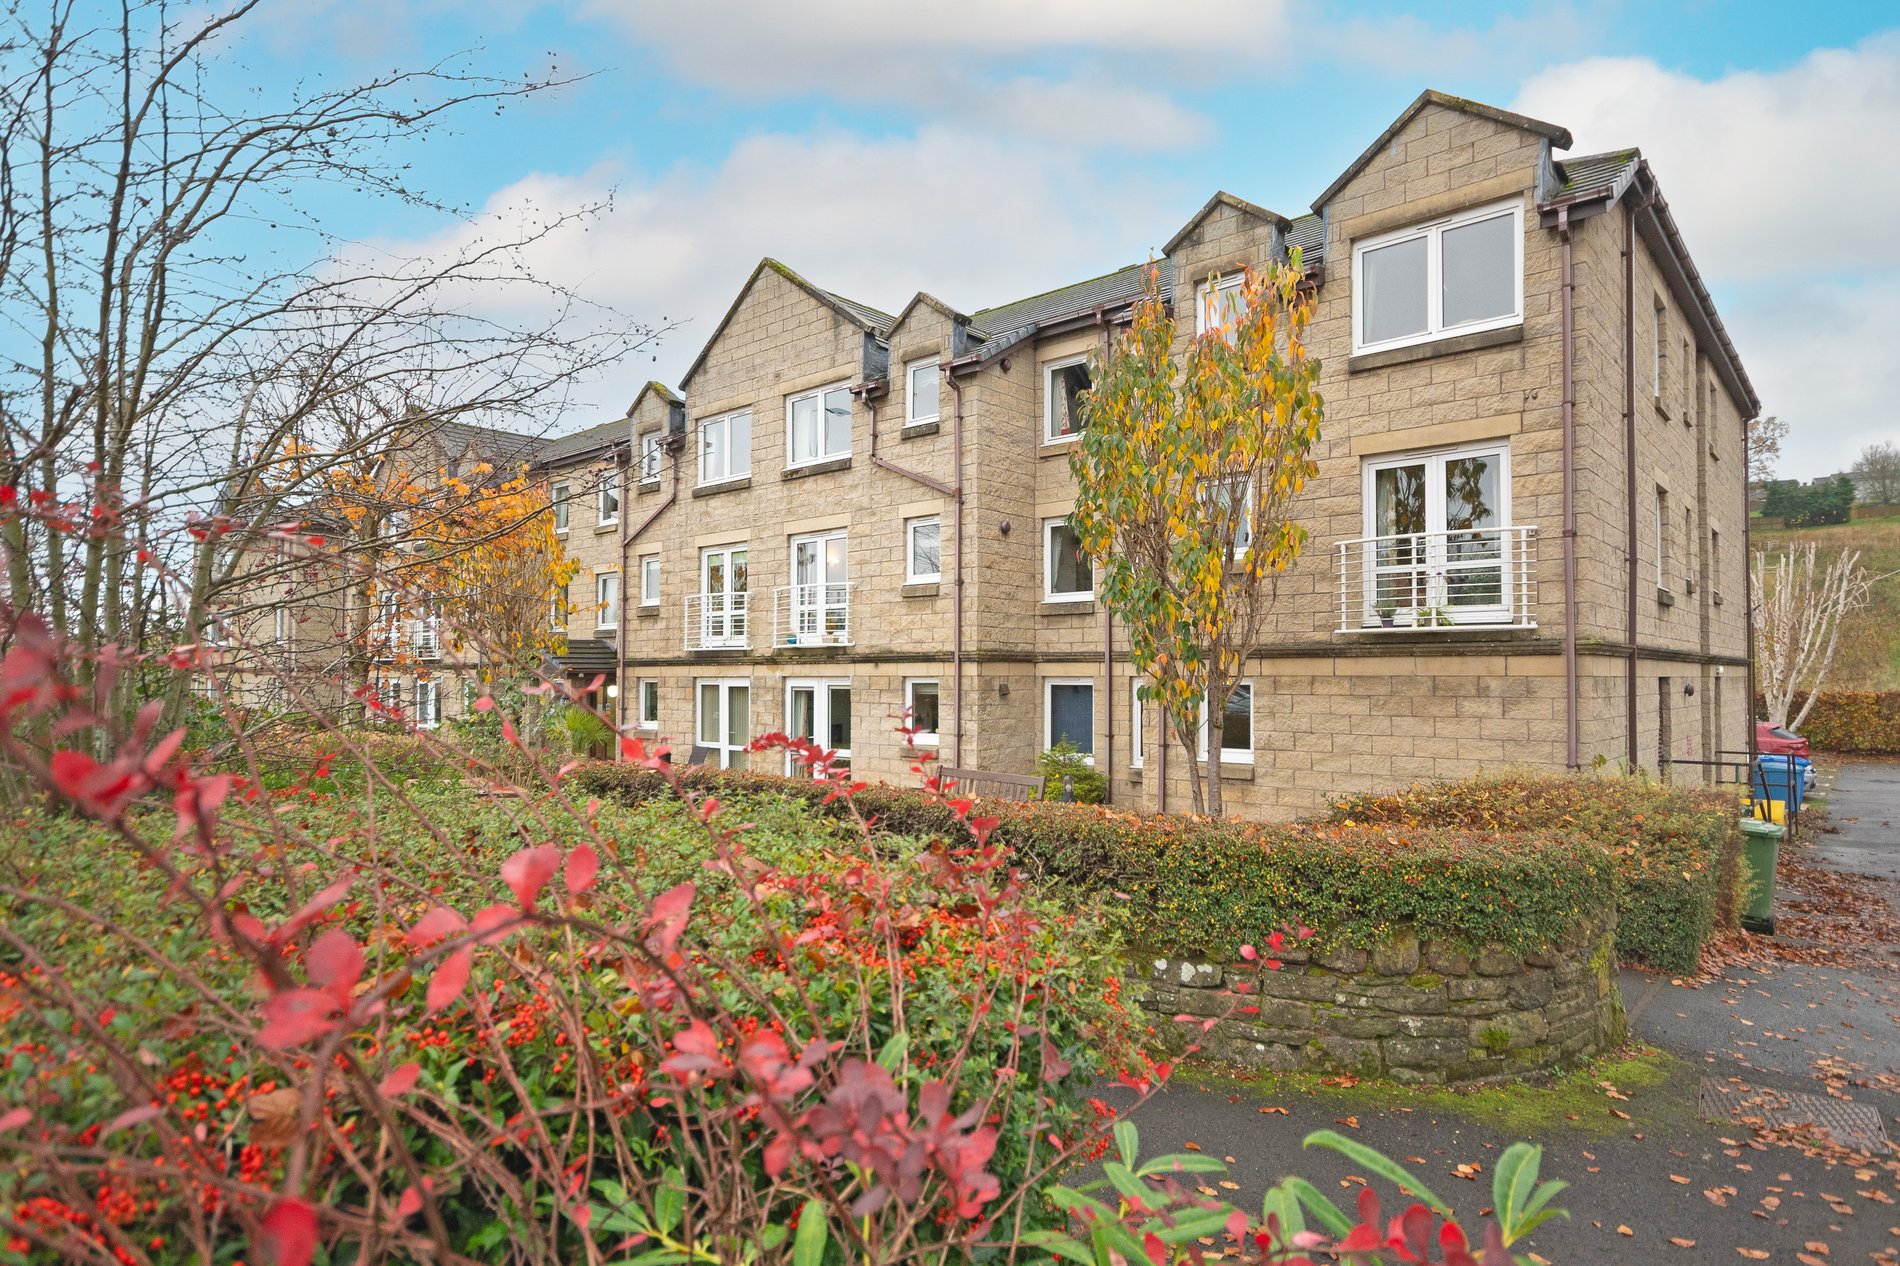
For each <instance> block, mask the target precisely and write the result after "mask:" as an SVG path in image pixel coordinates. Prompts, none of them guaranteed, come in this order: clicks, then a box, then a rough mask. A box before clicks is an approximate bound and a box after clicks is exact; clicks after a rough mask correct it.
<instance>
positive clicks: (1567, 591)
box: [1557, 206, 1579, 770]
mask: <svg viewBox="0 0 1900 1266" xmlns="http://www.w3.org/2000/svg"><path fill="white" fill-rule="evenodd" d="M1557 240H1558V241H1559V242H1561V243H1562V244H1563V419H1564V441H1563V442H1564V461H1563V469H1564V500H1563V505H1564V510H1563V514H1564V764H1565V766H1566V767H1567V768H1569V769H1572V770H1574V769H1576V768H1577V766H1578V764H1579V753H1578V742H1577V488H1576V452H1577V384H1576V374H1575V366H1574V362H1575V358H1576V325H1575V321H1574V318H1573V314H1572V305H1573V301H1574V296H1575V292H1576V276H1575V273H1574V271H1573V267H1572V260H1571V240H1570V208H1569V207H1568V206H1563V207H1559V208H1558V210H1557Z"/></svg>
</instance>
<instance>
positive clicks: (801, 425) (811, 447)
mask: <svg viewBox="0 0 1900 1266" xmlns="http://www.w3.org/2000/svg"><path fill="white" fill-rule="evenodd" d="M816 456H818V397H817V396H803V397H800V398H799V399H797V400H794V401H792V460H793V461H795V462H808V461H810V460H812V459H813V458H814V457H816Z"/></svg>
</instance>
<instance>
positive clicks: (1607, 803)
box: [1333, 775, 1739, 972]
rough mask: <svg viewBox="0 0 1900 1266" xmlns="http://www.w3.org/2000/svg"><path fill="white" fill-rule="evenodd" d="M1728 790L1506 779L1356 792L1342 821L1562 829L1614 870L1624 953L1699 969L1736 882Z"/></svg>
mask: <svg viewBox="0 0 1900 1266" xmlns="http://www.w3.org/2000/svg"><path fill="white" fill-rule="evenodd" d="M1738 816H1739V815H1738V814H1737V812H1736V803H1735V798H1734V795H1733V794H1732V793H1730V792H1721V791H1704V790H1689V789H1684V788H1677V787H1670V786H1665V785H1662V784H1659V783H1652V782H1649V781H1647V780H1644V779H1641V778H1632V777H1612V776H1607V775H1605V776H1589V775H1578V776H1575V777H1560V776H1549V775H1501V776H1489V777H1478V778H1472V779H1467V780H1465V781H1463V782H1443V783H1430V784H1425V785H1421V786H1417V787H1412V788H1409V789H1407V790H1405V791H1401V792H1397V793H1394V794H1391V795H1382V796H1372V795H1366V796H1353V797H1349V798H1347V799H1345V800H1341V801H1340V802H1339V803H1338V805H1337V806H1336V807H1335V808H1334V811H1333V818H1334V820H1335V821H1338V822H1342V823H1343V822H1347V821H1351V822H1355V823H1359V824H1376V825H1382V826H1398V827H1404V828H1415V827H1434V828H1456V829H1462V830H1475V831H1502V832H1519V831H1544V832H1558V833H1561V834H1563V835H1564V836H1566V837H1567V838H1569V839H1572V840H1575V841H1579V842H1582V843H1587V844H1591V845H1594V846H1596V847H1597V848H1598V849H1599V850H1600V851H1601V852H1602V853H1603V854H1604V855H1605V856H1607V857H1608V858H1609V859H1610V860H1611V861H1612V862H1613V863H1614V865H1615V869H1616V890H1617V902H1616V904H1617V933H1616V946H1617V952H1618V955H1619V956H1620V957H1622V958H1625V959H1635V960H1637V961H1640V962H1643V963H1647V964H1649V965H1650V966H1651V967H1655V968H1659V969H1661V970H1663V971H1671V972H1691V971H1694V970H1696V967H1697V965H1698V963H1699V962H1700V960H1701V954H1702V946H1703V945H1704V944H1706V943H1707V942H1708V939H1709V936H1710V934H1711V933H1712V931H1713V930H1714V927H1715V923H1716V918H1717V913H1718V906H1722V905H1724V904H1725V902H1724V900H1723V889H1724V887H1725V885H1731V884H1732V883H1733V882H1734V874H1735V868H1734V859H1735V856H1736V849H1737V845H1738V844H1739V835H1738V828H1737V826H1736V821H1737V818H1738Z"/></svg>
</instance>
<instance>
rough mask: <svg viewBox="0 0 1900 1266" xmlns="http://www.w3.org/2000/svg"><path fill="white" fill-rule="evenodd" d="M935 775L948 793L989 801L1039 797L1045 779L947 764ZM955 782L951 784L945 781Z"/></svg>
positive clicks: (1045, 782)
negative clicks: (954, 767) (953, 784)
mask: <svg viewBox="0 0 1900 1266" xmlns="http://www.w3.org/2000/svg"><path fill="white" fill-rule="evenodd" d="M937 776H938V777H939V778H941V779H943V781H944V784H945V789H946V790H947V791H948V792H949V793H950V794H951V795H956V794H958V793H961V794H963V795H966V796H981V797H987V798H989V799H992V800H1018V801H1021V800H1040V799H1042V793H1043V788H1044V787H1045V785H1046V784H1047V783H1048V781H1049V780H1048V779H1047V778H1044V777H1041V776H1040V775H1038V776H1033V777H1032V776H1031V775H1028V774H998V773H992V772H991V771H989V770H987V769H951V768H948V767H947V766H945V767H940V768H939V769H938V770H937ZM953 782H954V783H955V784H956V786H955V787H950V786H949V785H948V784H950V783H953Z"/></svg>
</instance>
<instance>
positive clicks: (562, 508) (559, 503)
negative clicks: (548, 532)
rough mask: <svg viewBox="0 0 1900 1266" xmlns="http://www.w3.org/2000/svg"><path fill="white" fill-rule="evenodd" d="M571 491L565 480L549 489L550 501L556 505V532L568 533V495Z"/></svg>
mask: <svg viewBox="0 0 1900 1266" xmlns="http://www.w3.org/2000/svg"><path fill="white" fill-rule="evenodd" d="M569 491H570V489H569V487H568V483H567V481H566V480H565V479H564V480H562V481H561V482H560V483H557V484H555V485H553V486H552V487H550V488H549V489H548V500H549V501H551V502H552V503H553V504H554V530H555V531H556V532H561V533H565V532H566V531H567V513H568V493H569Z"/></svg>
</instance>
